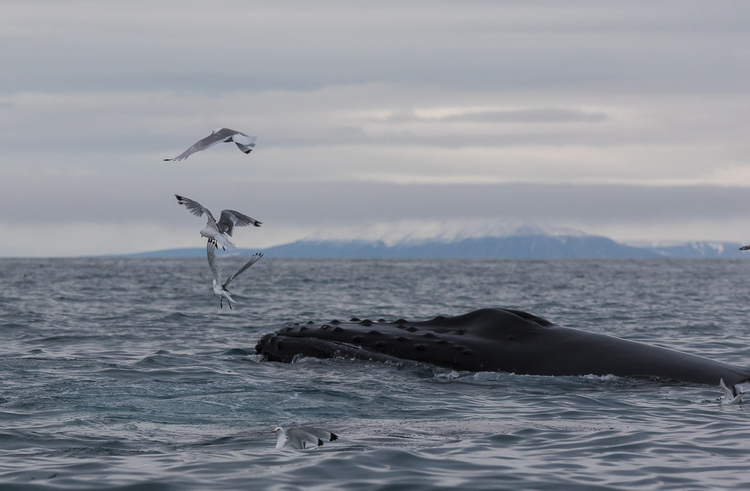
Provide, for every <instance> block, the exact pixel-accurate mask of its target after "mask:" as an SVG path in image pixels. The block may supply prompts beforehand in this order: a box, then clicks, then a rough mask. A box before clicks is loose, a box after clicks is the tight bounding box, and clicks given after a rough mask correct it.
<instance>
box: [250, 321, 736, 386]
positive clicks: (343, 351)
mask: <svg viewBox="0 0 750 491" xmlns="http://www.w3.org/2000/svg"><path fill="white" fill-rule="evenodd" d="M255 348H256V351H257V352H258V353H261V354H263V355H265V356H266V358H267V359H268V360H270V361H281V362H291V361H292V360H293V358H294V357H295V356H297V355H303V356H313V357H318V358H330V357H334V356H346V357H356V358H360V359H366V360H375V361H387V360H391V361H393V360H414V361H418V362H424V363H431V364H434V365H438V366H442V367H448V368H453V369H456V370H469V371H502V372H512V373H516V374H527V375H589V374H591V375H610V374H611V375H617V376H623V377H659V378H664V379H672V380H679V381H683V382H692V383H698V384H710V385H718V384H719V380H720V379H722V378H723V379H724V382H725V383H726V384H727V385H728V386H729V387H731V386H733V385H734V384H738V383H741V382H745V381H747V380H749V379H750V370H748V369H746V368H740V367H736V366H732V365H727V364H725V363H720V362H716V361H713V360H709V359H707V358H703V357H700V356H695V355H689V354H686V353H681V352H679V351H674V350H670V349H666V348H658V347H655V346H649V345H647V344H643V343H638V342H635V341H626V340H623V339H618V338H614V337H611V336H606V335H603V334H594V333H590V332H585V331H580V330H578V329H570V328H566V327H561V326H558V325H556V324H553V323H551V322H549V321H547V320H544V319H541V318H539V317H536V316H534V315H531V314H528V313H526V312H521V311H518V310H505V309H482V310H477V311H475V312H470V313H468V314H465V315H460V316H457V317H443V316H438V317H435V318H434V319H432V320H429V321H424V322H408V321H405V320H403V319H399V320H397V321H396V322H385V320H383V319H381V320H380V321H377V322H373V321H370V320H363V321H360V320H359V319H356V318H355V319H352V320H351V321H349V322H339V321H331V322H329V323H326V324H314V323H312V322H309V323H307V324H304V325H296V324H295V325H293V326H287V327H284V328H282V329H280V330H279V331H278V332H277V333H272V334H266V335H265V336H263V338H261V340H260V341H258V344H257V346H256V347H255Z"/></svg>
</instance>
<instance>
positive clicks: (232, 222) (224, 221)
mask: <svg viewBox="0 0 750 491" xmlns="http://www.w3.org/2000/svg"><path fill="white" fill-rule="evenodd" d="M261 223H263V222H259V221H258V220H256V219H255V218H250V217H249V216H247V215H243V214H242V213H240V212H239V211H234V210H223V211H222V212H221V217H220V218H219V231H220V232H223V233H225V234H227V235H228V236H230V237H231V236H232V231H233V230H234V227H235V226H236V227H244V226H246V225H255V226H256V227H260V224H261Z"/></svg>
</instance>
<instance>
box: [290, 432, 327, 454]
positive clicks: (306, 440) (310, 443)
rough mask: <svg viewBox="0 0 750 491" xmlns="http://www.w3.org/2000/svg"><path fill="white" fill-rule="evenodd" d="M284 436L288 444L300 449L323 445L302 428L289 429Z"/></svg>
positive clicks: (318, 439)
mask: <svg viewBox="0 0 750 491" xmlns="http://www.w3.org/2000/svg"><path fill="white" fill-rule="evenodd" d="M286 434H287V439H288V441H289V443H290V444H291V445H292V446H295V447H298V448H301V449H305V448H309V447H319V446H321V445H323V440H321V439H320V438H318V437H317V436H315V435H313V434H312V433H310V432H308V431H305V430H303V429H302V428H290V429H288V430H286Z"/></svg>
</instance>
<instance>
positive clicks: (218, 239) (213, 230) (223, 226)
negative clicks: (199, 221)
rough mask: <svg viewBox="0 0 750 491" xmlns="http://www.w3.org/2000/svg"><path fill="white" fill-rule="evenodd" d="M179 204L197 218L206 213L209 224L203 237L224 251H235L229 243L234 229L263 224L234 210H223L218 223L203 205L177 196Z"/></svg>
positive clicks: (204, 230)
mask: <svg viewBox="0 0 750 491" xmlns="http://www.w3.org/2000/svg"><path fill="white" fill-rule="evenodd" d="M175 197H176V198H177V202H178V203H179V204H181V205H185V207H186V208H187V209H188V210H189V211H190V213H192V214H193V215H195V216H198V217H202V216H203V214H204V213H205V214H206V215H208V222H206V226H205V227H204V228H203V230H201V235H202V236H203V237H205V238H207V239H208V241H209V242H212V243H213V244H214V245H215V246H216V247H218V246H221V248H222V249H224V250H227V249H228V250H230V251H233V250H234V248H235V245H234V244H233V243H231V242H230V241H229V237H231V236H232V231H233V230H234V227H235V226H237V227H244V226H245V225H255V226H256V227H260V225H261V223H262V222H259V221H258V220H256V219H255V218H250V217H249V216H247V215H243V214H242V213H240V212H238V211H234V210H222V212H221V218H219V221H218V222H217V221H216V219H215V218H214V216H213V215H212V214H211V212H210V211H208V209H207V208H204V207H203V205H201V204H200V203H198V202H197V201H193V200H192V199H189V198H185V197H183V196H179V195H177V194H175Z"/></svg>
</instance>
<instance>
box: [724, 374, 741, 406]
mask: <svg viewBox="0 0 750 491" xmlns="http://www.w3.org/2000/svg"><path fill="white" fill-rule="evenodd" d="M719 387H721V391H722V393H723V394H724V395H723V396H722V397H721V399H720V400H721V403H722V404H739V403H741V402H742V398H743V397H745V393H744V392H743V390H742V386H741V385H740V384H736V385H735V386H734V387H732V388H731V389H730V388H729V387H727V386H726V384H725V383H724V379H720V380H719ZM735 394H737V395H735Z"/></svg>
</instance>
